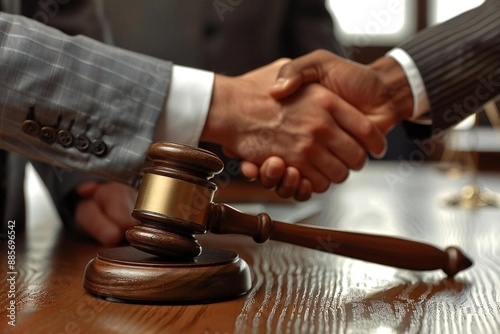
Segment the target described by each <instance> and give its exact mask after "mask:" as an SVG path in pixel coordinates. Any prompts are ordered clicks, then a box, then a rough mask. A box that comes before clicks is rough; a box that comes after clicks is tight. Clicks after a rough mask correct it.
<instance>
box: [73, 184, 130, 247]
mask: <svg viewBox="0 0 500 334" xmlns="http://www.w3.org/2000/svg"><path fill="white" fill-rule="evenodd" d="M76 191H77V193H78V194H79V195H80V196H82V199H81V200H80V201H79V202H78V204H77V207H76V211H75V223H76V225H77V226H78V227H79V228H80V229H82V230H83V231H85V232H86V233H87V234H88V235H89V236H91V237H92V238H94V239H96V240H97V241H99V242H100V243H102V244H105V245H114V244H117V243H118V242H120V241H121V240H122V239H123V236H124V235H125V231H126V230H128V229H129V228H131V227H132V226H134V225H135V224H137V221H136V220H135V219H134V218H133V217H132V216H131V212H132V209H133V206H134V203H135V198H136V195H137V193H136V190H135V189H134V188H132V187H129V186H127V185H124V184H120V183H116V182H108V183H99V182H86V183H83V184H82V185H80V186H79V187H78V188H77V189H76Z"/></svg>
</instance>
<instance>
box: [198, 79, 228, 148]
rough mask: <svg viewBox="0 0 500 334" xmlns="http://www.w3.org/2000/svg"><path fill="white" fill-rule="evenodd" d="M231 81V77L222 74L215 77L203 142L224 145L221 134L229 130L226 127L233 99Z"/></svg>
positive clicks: (202, 135) (203, 131)
mask: <svg viewBox="0 0 500 334" xmlns="http://www.w3.org/2000/svg"><path fill="white" fill-rule="evenodd" d="M229 80H230V78H229V77H226V76H223V75H220V74H216V75H215V77H214V86H213V90H212V99H211V101H210V106H209V109H208V115H207V118H206V122H205V126H204V127H203V130H202V132H201V136H200V140H201V141H205V142H212V143H217V144H223V143H221V142H220V139H221V136H220V134H221V133H224V132H225V131H226V130H227V129H228V127H227V126H226V119H227V106H228V105H229V104H230V102H229V101H230V99H231V97H230V95H231V91H230V89H231V85H230V84H229Z"/></svg>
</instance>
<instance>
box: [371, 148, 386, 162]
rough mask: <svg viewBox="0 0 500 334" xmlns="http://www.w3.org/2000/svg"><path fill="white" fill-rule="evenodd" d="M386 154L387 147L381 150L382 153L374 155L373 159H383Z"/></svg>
mask: <svg viewBox="0 0 500 334" xmlns="http://www.w3.org/2000/svg"><path fill="white" fill-rule="evenodd" d="M386 153H387V145H386V146H384V149H383V150H382V152H380V153H379V154H374V155H373V157H374V158H376V159H382V158H383V157H385V154H386Z"/></svg>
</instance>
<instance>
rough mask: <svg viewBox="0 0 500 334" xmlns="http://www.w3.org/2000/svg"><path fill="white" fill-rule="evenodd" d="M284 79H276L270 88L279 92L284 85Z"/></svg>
mask: <svg viewBox="0 0 500 334" xmlns="http://www.w3.org/2000/svg"><path fill="white" fill-rule="evenodd" d="M286 81H287V80H286V79H284V78H278V79H277V80H276V81H275V82H274V85H273V87H272V89H274V90H280V89H283V88H284V87H285V85H286Z"/></svg>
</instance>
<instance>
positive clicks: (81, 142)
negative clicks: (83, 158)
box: [75, 134, 90, 152]
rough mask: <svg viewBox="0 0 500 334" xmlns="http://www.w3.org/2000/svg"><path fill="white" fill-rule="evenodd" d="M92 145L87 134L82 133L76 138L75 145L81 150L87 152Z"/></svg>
mask: <svg viewBox="0 0 500 334" xmlns="http://www.w3.org/2000/svg"><path fill="white" fill-rule="evenodd" d="M89 146H90V140H89V139H88V138H87V136H86V135H84V134H80V135H78V136H76V138H75V147H76V148H77V149H78V150H79V151H81V152H87V151H88V149H89Z"/></svg>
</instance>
